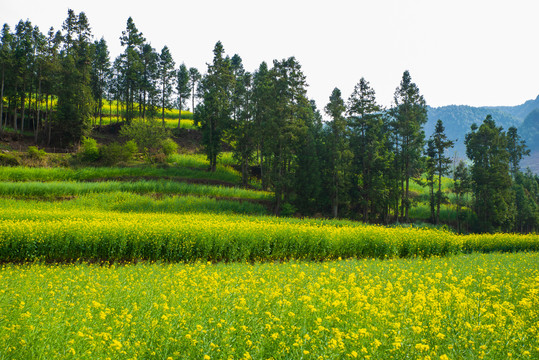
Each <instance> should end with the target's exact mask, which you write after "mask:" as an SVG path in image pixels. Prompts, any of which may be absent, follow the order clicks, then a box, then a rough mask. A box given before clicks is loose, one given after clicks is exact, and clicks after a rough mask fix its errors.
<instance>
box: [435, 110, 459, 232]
mask: <svg viewBox="0 0 539 360" xmlns="http://www.w3.org/2000/svg"><path fill="white" fill-rule="evenodd" d="M432 140H433V142H434V150H435V152H434V155H435V157H434V161H435V163H436V165H435V167H436V175H437V176H438V190H437V191H436V217H435V219H434V222H435V224H436V225H438V224H439V223H440V207H441V204H442V201H443V200H444V196H443V193H442V176H444V175H446V174H447V173H448V172H449V165H450V164H451V159H450V158H449V157H448V156H446V155H445V152H446V150H447V149H449V148H452V147H453V144H454V142H453V141H452V140H449V139H447V136H446V135H445V128H444V124H443V122H442V120H438V121H437V122H436V127H435V129H434V134H432Z"/></svg>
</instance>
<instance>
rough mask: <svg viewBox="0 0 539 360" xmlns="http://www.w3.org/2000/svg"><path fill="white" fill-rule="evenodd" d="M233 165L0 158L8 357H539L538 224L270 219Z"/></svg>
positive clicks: (226, 161)
mask: <svg viewBox="0 0 539 360" xmlns="http://www.w3.org/2000/svg"><path fill="white" fill-rule="evenodd" d="M232 164H233V159H232V157H231V155H230V154H228V153H227V154H225V155H224V156H222V157H221V158H220V159H219V166H218V170H217V171H216V172H215V173H209V172H207V167H208V163H207V160H206V159H205V158H204V157H203V156H202V155H188V154H176V155H173V156H171V157H169V158H168V165H167V166H164V167H155V166H151V165H136V166H130V167H118V168H107V167H97V168H90V167H87V168H84V167H82V168H68V167H63V168H60V167H57V168H38V167H0V197H1V198H2V201H1V202H0V264H1V265H0V359H109V358H110V359H204V360H207V359H355V358H360V359H409V358H410V359H412V358H413V359H464V358H465V359H533V358H538V357H539V335H538V334H539V328H538V325H537V324H538V320H539V311H538V310H537V309H539V253H538V252H537V251H539V237H538V236H537V235H535V234H530V235H517V234H492V235H477V234H470V235H457V234H455V233H453V232H451V231H446V230H437V229H429V228H417V227H414V226H409V227H400V226H399V227H393V228H388V227H383V226H374V225H365V224H362V223H359V222H354V221H346V220H328V219H300V218H286V217H282V218H277V217H273V216H270V215H269V214H270V210H269V208H270V206H271V201H272V199H273V194H272V193H270V192H265V191H261V190H260V189H259V184H257V183H256V181H254V182H252V183H251V186H250V187H249V188H240V187H239V186H238V183H239V182H240V176H239V174H238V172H237V171H235V170H234V169H232V168H231V165H232ZM444 187H445V188H448V187H449V185H448V184H447V181H446V182H445V183H444ZM418 196H419V197H420V196H421V194H420V195H418ZM422 207H424V205H420V206H417V207H416V210H415V211H417V212H421V211H424V209H422ZM444 211H445V212H446V213H447V216H450V214H451V213H452V210H451V209H450V208H446V210H444Z"/></svg>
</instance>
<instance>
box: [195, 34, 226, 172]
mask: <svg viewBox="0 0 539 360" xmlns="http://www.w3.org/2000/svg"><path fill="white" fill-rule="evenodd" d="M213 54H214V57H213V63H212V64H210V65H208V72H207V74H206V75H205V76H204V78H203V79H202V83H201V87H202V90H201V92H202V101H203V107H201V108H200V110H201V111H199V116H197V117H196V119H197V120H199V121H200V122H201V125H202V135H203V136H202V139H203V140H202V141H203V144H204V150H205V152H206V155H207V157H208V160H209V162H210V171H215V170H216V169H217V157H218V156H219V153H220V152H221V141H222V138H223V134H224V132H225V131H226V130H227V129H228V127H229V122H230V117H231V114H232V104H231V101H230V100H231V98H232V91H233V88H234V75H233V73H232V70H231V66H230V59H229V58H225V57H224V48H223V44H222V43H221V42H220V41H219V42H217V43H216V44H215V48H214V49H213Z"/></svg>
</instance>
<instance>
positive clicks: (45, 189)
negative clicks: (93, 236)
mask: <svg viewBox="0 0 539 360" xmlns="http://www.w3.org/2000/svg"><path fill="white" fill-rule="evenodd" d="M108 192H129V193H137V194H148V193H155V194H167V195H202V196H210V197H229V198H238V199H254V200H271V199H272V195H271V194H270V193H269V192H265V191H257V190H248V189H241V188H237V187H228V186H212V185H200V184H189V183H184V182H174V181H162V180H161V181H152V180H149V181H146V180H144V181H135V182H125V181H100V182H67V181H51V182H36V181H28V182H22V183H14V182H0V196H8V197H10V196H11V197H23V198H24V197H27V198H32V197H42V198H54V197H61V196H64V197H65V196H76V195H82V194H88V193H108Z"/></svg>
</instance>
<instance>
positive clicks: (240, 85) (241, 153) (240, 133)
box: [229, 54, 254, 186]
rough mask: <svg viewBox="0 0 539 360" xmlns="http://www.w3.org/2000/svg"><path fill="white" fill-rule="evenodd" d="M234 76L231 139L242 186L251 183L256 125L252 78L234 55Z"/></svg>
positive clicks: (231, 63)
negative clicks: (250, 164)
mask: <svg viewBox="0 0 539 360" xmlns="http://www.w3.org/2000/svg"><path fill="white" fill-rule="evenodd" d="M230 65H231V70H232V73H233V75H234V89H233V92H232V99H231V100H232V119H231V120H232V121H231V126H230V133H229V139H230V144H231V145H232V153H233V157H234V158H235V159H236V161H238V163H239V165H240V168H241V179H242V185H243V186H247V185H248V181H249V163H250V161H251V159H252V156H253V153H254V124H253V106H252V100H251V98H252V76H251V74H250V73H248V72H246V71H245V69H244V68H243V64H242V60H241V57H240V56H239V55H237V54H236V55H234V56H233V57H232V59H231V62H230Z"/></svg>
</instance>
